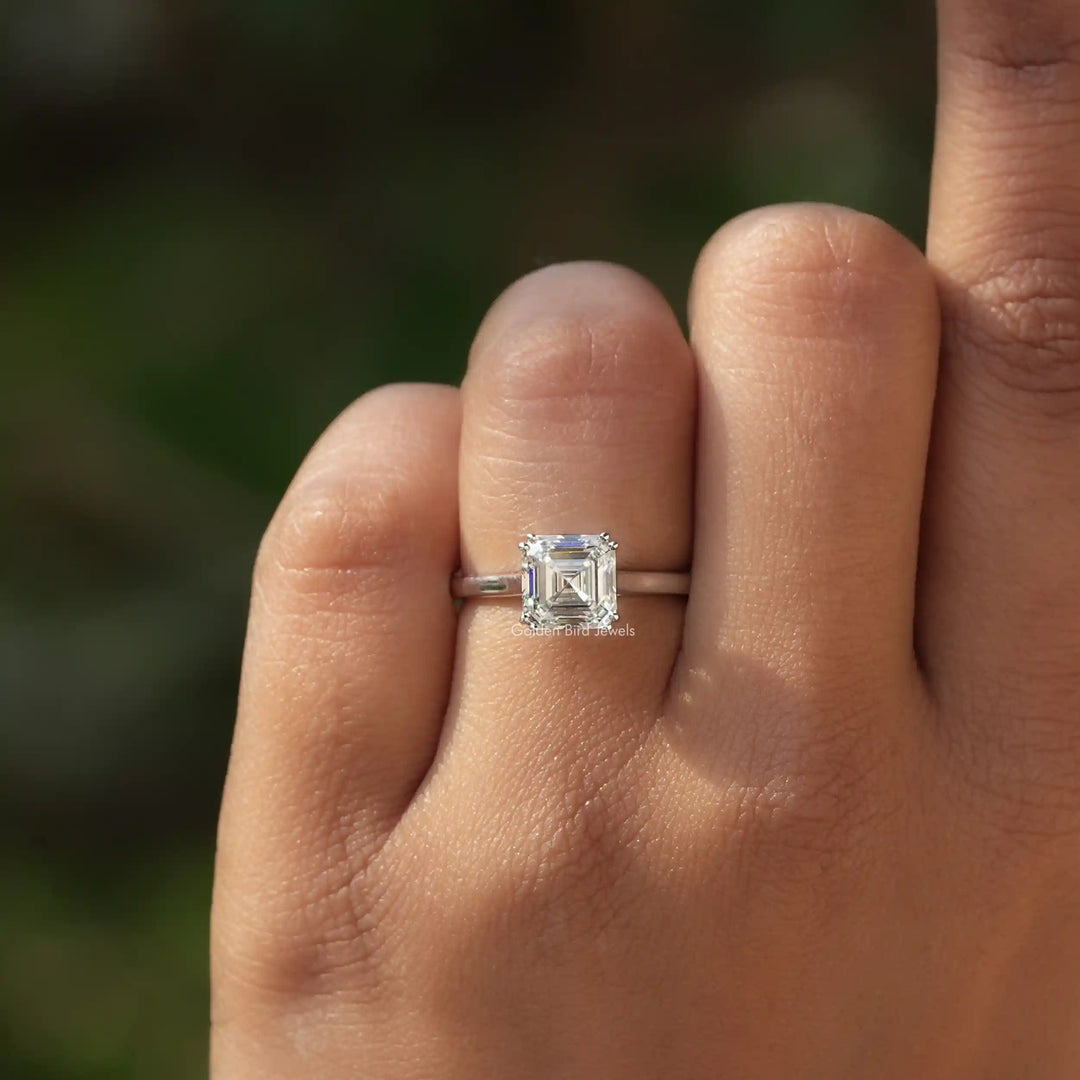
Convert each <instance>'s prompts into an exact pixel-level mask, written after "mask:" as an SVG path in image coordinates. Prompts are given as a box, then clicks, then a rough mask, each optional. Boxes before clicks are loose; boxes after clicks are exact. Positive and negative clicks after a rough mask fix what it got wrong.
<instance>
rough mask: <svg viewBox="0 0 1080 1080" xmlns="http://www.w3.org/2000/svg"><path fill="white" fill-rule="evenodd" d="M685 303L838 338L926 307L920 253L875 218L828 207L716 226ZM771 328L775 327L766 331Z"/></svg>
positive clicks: (786, 209)
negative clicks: (891, 314)
mask: <svg viewBox="0 0 1080 1080" xmlns="http://www.w3.org/2000/svg"><path fill="white" fill-rule="evenodd" d="M692 293H693V296H692V302H691V306H692V309H694V310H698V309H700V308H701V307H702V306H703V305H704V306H706V307H718V308H719V309H720V310H735V311H736V312H737V313H738V314H739V315H740V318H743V319H746V318H750V319H752V320H753V321H754V324H755V329H757V328H758V324H759V323H760V328H761V329H763V330H765V331H766V332H769V324H770V323H775V322H777V320H776V315H777V312H778V311H779V310H781V308H782V310H783V312H784V314H785V318H784V319H783V320H780V323H781V325H782V326H783V329H784V332H785V333H791V334H792V335H793V336H794V335H796V334H798V335H804V336H808V337H815V336H836V335H838V334H848V333H850V332H851V330H852V329H853V328H857V327H859V326H867V327H871V326H873V324H874V322H875V321H876V320H880V318H881V314H882V311H883V310H886V311H887V310H895V309H897V308H898V307H904V308H905V310H906V309H907V308H908V307H909V306H910V305H911V304H912V303H913V302H914V303H918V304H921V305H924V306H925V308H926V310H927V311H929V310H930V309H931V300H932V295H933V289H932V282H931V277H930V273H929V270H928V268H927V266H926V264H925V260H924V259H923V257H922V255H921V253H920V252H919V251H918V250H917V249H916V248H915V247H914V245H913V244H911V243H910V241H908V240H907V239H906V238H905V237H903V236H902V235H901V234H900V233H898V232H897V231H896V230H895V229H893V228H892V227H891V226H889V225H887V224H886V223H885V222H883V221H881V220H880V219H879V218H875V217H872V216H870V215H867V214H862V213H859V212H857V211H854V210H847V209H843V208H840V207H830V206H813V205H811V206H782V207H771V208H767V209H764V210H757V211H752V212H751V213H749V214H745V215H743V216H742V217H741V218H737V219H735V221H733V222H730V223H728V224H727V225H725V226H724V227H723V228H721V229H720V230H719V231H718V232H717V233H716V234H715V235H714V236H713V238H712V239H711V240H710V241H709V243H708V244H707V245H706V247H705V249H704V250H703V252H702V255H701V257H700V259H699V261H698V266H697V269H696V271H695V275H694V285H693V289H692ZM771 332H772V333H773V334H775V333H776V330H775V329H773V330H772V331H771Z"/></svg>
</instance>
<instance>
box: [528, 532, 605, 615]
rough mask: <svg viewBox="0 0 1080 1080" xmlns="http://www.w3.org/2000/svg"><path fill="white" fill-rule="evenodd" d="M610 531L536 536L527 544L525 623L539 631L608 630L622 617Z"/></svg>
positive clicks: (530, 538) (530, 536)
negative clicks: (617, 594)
mask: <svg viewBox="0 0 1080 1080" xmlns="http://www.w3.org/2000/svg"><path fill="white" fill-rule="evenodd" d="M617 547H618V544H616V543H615V541H614V540H612V539H611V537H610V536H608V534H607V533H591V534H584V535H562V534H560V535H558V536H532V535H529V536H528V537H526V539H525V543H524V544H522V545H521V621H522V622H523V623H524V624H525V625H526V626H529V627H532V629H534V630H565V629H571V628H577V629H583V630H604V629H606V628H607V627H609V626H611V624H612V623H613V622H615V620H616V619H618V617H619V615H618V602H617V597H616V592H615V549H616V548H617Z"/></svg>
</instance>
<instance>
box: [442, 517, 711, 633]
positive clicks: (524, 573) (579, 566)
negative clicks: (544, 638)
mask: <svg viewBox="0 0 1080 1080" xmlns="http://www.w3.org/2000/svg"><path fill="white" fill-rule="evenodd" d="M618 546H619V545H618V544H617V543H615V541H614V540H612V539H611V537H610V536H608V534H607V533H586V534H559V535H558V536H533V535H532V534H531V533H530V534H529V535H528V536H527V537H526V538H525V542H524V543H523V544H521V545H520V547H521V570H520V572H516V573H510V574H485V575H478V576H466V575H464V574H460V573H459V574H455V575H454V577H453V580H452V582H451V592H452V594H453V595H454V596H456V597H461V598H466V597H485V596H486V597H498V596H520V597H521V621H522V622H523V623H524V624H525V625H526V626H529V627H532V628H533V629H534V630H546V629H556V630H557V629H569V628H571V627H577V628H581V629H588V630H605V629H607V628H608V627H610V626H611V625H612V624H613V623H614V622H615V621H616V620H617V619H618V618H619V594H620V593H622V594H624V595H635V594H636V595H669V596H685V595H686V594H687V593H688V592H689V591H690V575H689V574H680V573H667V572H664V571H641V570H636V571H635V570H625V571H621V572H619V573H618V575H617V577H616V571H615V552H616V549H617V548H618Z"/></svg>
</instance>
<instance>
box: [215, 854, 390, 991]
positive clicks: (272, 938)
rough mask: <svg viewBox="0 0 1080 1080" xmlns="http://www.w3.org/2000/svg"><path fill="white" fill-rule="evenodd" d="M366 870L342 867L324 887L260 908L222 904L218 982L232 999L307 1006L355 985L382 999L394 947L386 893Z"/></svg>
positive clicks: (262, 902) (260, 903)
mask: <svg viewBox="0 0 1080 1080" xmlns="http://www.w3.org/2000/svg"><path fill="white" fill-rule="evenodd" d="M373 878H374V874H373V873H371V872H369V871H368V870H367V869H365V870H363V871H361V872H359V873H358V872H357V870H356V869H355V868H354V867H353V866H352V865H351V863H349V864H346V863H344V862H343V863H341V864H340V865H337V864H335V865H334V866H332V867H331V868H330V869H329V870H328V872H327V873H326V875H325V877H324V878H323V879H320V880H319V881H317V882H306V883H303V884H302V885H301V884H293V886H292V887H291V888H289V889H283V890H282V891H281V893H280V895H276V896H273V897H267V896H261V897H259V898H258V900H257V901H253V900H252V899H251V898H243V899H242V898H240V897H239V896H226V897H223V896H222V894H221V893H220V892H219V894H218V895H217V896H216V897H215V904H214V908H215V910H214V941H213V944H214V950H213V952H214V956H213V959H214V968H215V981H216V982H218V983H219V984H228V985H229V986H230V987H231V988H232V991H233V992H232V993H231V994H230V995H229V996H230V997H233V998H236V997H237V996H238V995H239V996H242V997H243V998H244V1000H245V1001H247V1002H248V1003H249V1004H250V1003H251V1002H252V1001H253V999H259V998H262V999H268V1000H277V1001H281V1000H306V999H311V998H318V997H321V996H323V995H327V994H333V993H335V992H336V991H337V990H338V989H340V988H341V987H342V986H343V985H348V987H349V990H350V994H355V995H356V996H357V997H368V998H370V999H372V1000H374V999H375V998H377V997H378V996H379V994H380V992H381V988H382V983H383V978H382V967H383V961H384V956H385V953H386V951H387V949H388V947H389V941H390V938H389V935H388V933H387V932H386V928H385V924H386V920H385V910H384V909H385V908H386V906H387V900H388V897H389V892H388V891H386V890H381V888H380V887H379V886H376V885H375V884H374V881H373Z"/></svg>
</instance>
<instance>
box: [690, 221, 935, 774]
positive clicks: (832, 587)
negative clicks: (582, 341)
mask: <svg viewBox="0 0 1080 1080" xmlns="http://www.w3.org/2000/svg"><path fill="white" fill-rule="evenodd" d="M937 330H938V323H937V306H936V299H935V296H934V288H933V281H932V278H931V275H930V272H929V269H928V267H927V266H926V264H925V261H924V259H923V257H922V255H921V254H920V253H919V252H918V251H917V250H916V249H915V248H914V247H913V246H912V245H911V244H910V243H908V241H906V240H905V239H904V238H903V237H901V236H900V235H899V234H897V233H895V232H894V231H893V230H892V229H890V228H889V227H888V226H887V225H885V224H883V223H882V222H880V221H878V220H877V219H874V218H870V217H867V216H865V215H863V214H858V213H856V212H854V211H850V210H841V209H838V208H831V207H824V206H814V205H801V206H799V205H797V206H782V207H774V208H769V209H765V210H759V211H755V212H753V213H750V214H748V215H745V216H743V217H741V218H739V219H736V220H735V221H733V222H731V223H729V224H728V225H726V226H725V227H724V228H722V229H721V230H720V231H719V232H718V233H717V234H716V236H714V238H713V239H712V241H711V242H710V243H709V244H708V245H707V247H706V248H705V250H704V252H703V253H702V256H701V259H700V261H699V264H698V267H697V270H696V272H695V275H694V281H693V288H692V290H691V341H692V343H693V346H694V349H695V352H696V353H697V355H698V359H699V362H700V364H701V370H702V380H701V406H700V408H701V415H700V444H699V453H698V462H699V472H698V513H697V535H696V537H695V541H694V567H693V582H694V585H693V591H692V594H691V598H690V606H689V610H688V613H687V625H686V633H685V645H684V654H683V657H682V661H681V665H680V670H679V674H678V677H677V681H676V686H677V688H678V689H679V691H680V693H681V694H682V695H683V700H684V701H689V702H691V703H697V699H699V698H700V697H701V696H702V695H705V696H707V697H709V698H711V699H712V700H713V702H714V708H713V710H712V713H713V715H718V716H719V719H718V721H717V723H716V725H715V731H714V733H713V734H714V736H722V737H723V738H725V739H728V740H734V742H733V745H738V746H741V747H742V749H743V750H744V751H746V752H747V753H753V754H754V755H755V756H756V757H757V758H759V759H760V760H762V761H763V760H765V759H767V758H769V757H770V756H772V755H774V754H775V753H776V752H777V749H776V746H774V747H773V749H772V750H771V751H770V752H769V753H765V752H764V751H763V749H762V748H763V747H765V746H766V745H767V744H768V743H769V740H777V739H778V740H780V743H783V744H786V746H787V747H788V748H792V747H795V746H796V745H797V744H798V742H799V740H804V741H805V740H810V741H816V742H818V743H821V742H823V741H827V740H828V739H830V738H832V737H833V736H834V735H835V734H836V732H834V731H832V730H830V725H835V724H836V723H837V717H836V715H835V713H836V710H835V709H828V710H826V709H820V710H819V709H817V708H816V703H817V702H818V701H820V700H821V699H822V696H823V695H824V696H825V697H827V698H828V699H829V700H832V701H834V702H835V701H836V700H843V699H846V700H848V702H849V704H850V705H851V708H850V710H849V711H850V712H851V714H852V715H859V713H860V708H859V707H858V706H859V703H861V704H862V705H863V706H865V704H866V703H867V702H868V701H870V700H872V699H877V698H880V696H881V695H882V694H883V693H885V694H887V695H888V696H889V697H890V698H891V699H892V700H896V699H897V694H898V692H900V691H903V692H904V693H910V691H911V688H912V686H913V684H914V681H915V680H914V662H913V652H912V621H913V596H914V582H915V566H916V558H917V545H918V525H919V509H920V501H921V497H922V489H923V475H924V466H925V458H926V448H927V443H928V438H929V427H930V415H931V410H932V400H933V391H934V372H935V359H936V353H937ZM748 693H749V694H750V695H751V697H752V700H750V701H748V700H747V695H748ZM791 701H798V702H800V703H801V705H800V707H799V708H798V709H797V710H795V712H796V713H797V715H796V714H793V710H792V708H791V706H790V702H791ZM781 702H788V703H789V704H786V705H784V706H783V707H781ZM690 712H692V713H693V714H694V715H709V710H706V709H700V708H697V709H694V710H690ZM855 734H856V735H857V736H859V737H862V736H863V735H864V734H866V733H863V732H862V731H856V732H855ZM777 745H780V744H779V743H778V744H777Z"/></svg>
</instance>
